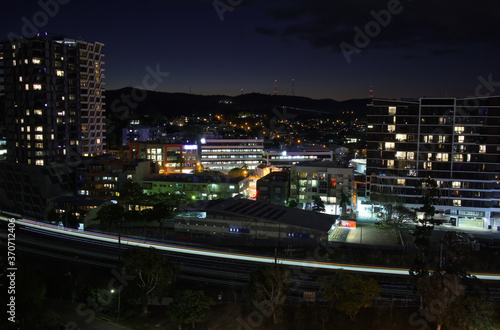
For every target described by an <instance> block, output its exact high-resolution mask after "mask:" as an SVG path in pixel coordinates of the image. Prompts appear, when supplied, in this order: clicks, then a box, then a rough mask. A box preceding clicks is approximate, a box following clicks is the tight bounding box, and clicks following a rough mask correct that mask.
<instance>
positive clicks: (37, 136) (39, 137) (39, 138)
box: [35, 134, 43, 140]
mask: <svg viewBox="0 0 500 330" xmlns="http://www.w3.org/2000/svg"><path fill="white" fill-rule="evenodd" d="M35 140H43V135H42V134H36V135H35Z"/></svg>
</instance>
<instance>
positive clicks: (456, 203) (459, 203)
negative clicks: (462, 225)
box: [453, 199, 462, 206]
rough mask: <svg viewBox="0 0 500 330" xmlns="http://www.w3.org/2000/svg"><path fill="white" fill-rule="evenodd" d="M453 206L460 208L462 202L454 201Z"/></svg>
mask: <svg viewBox="0 0 500 330" xmlns="http://www.w3.org/2000/svg"><path fill="white" fill-rule="evenodd" d="M453 206H462V201H461V200H460V199H454V200H453Z"/></svg>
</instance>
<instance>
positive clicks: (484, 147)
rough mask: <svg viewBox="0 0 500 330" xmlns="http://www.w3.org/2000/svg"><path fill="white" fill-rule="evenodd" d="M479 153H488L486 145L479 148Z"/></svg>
mask: <svg viewBox="0 0 500 330" xmlns="http://www.w3.org/2000/svg"><path fill="white" fill-rule="evenodd" d="M479 152H480V153H485V152H486V146H485V145H484V144H483V145H480V146H479Z"/></svg>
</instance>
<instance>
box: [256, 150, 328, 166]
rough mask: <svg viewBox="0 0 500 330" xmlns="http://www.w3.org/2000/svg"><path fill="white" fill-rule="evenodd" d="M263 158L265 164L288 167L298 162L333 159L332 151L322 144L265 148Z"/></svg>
mask: <svg viewBox="0 0 500 330" xmlns="http://www.w3.org/2000/svg"><path fill="white" fill-rule="evenodd" d="M264 159H265V163H266V165H272V166H276V167H279V168H290V167H291V166H293V165H295V164H298V163H300V162H307V161H309V162H312V161H317V160H333V151H331V150H330V149H328V148H326V147H322V146H296V147H291V146H288V147H285V148H282V149H265V150H264Z"/></svg>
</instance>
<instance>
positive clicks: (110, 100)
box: [0, 87, 371, 126]
mask: <svg viewBox="0 0 500 330" xmlns="http://www.w3.org/2000/svg"><path fill="white" fill-rule="evenodd" d="M143 92H144V93H136V92H135V91H134V92H133V91H132V88H131V87H127V88H121V89H117V90H107V91H105V92H104V95H105V97H106V117H107V118H108V120H110V121H111V122H116V121H119V122H122V124H125V121H128V120H129V119H131V118H141V119H142V118H145V117H147V118H149V120H150V121H155V120H156V119H159V120H161V119H163V118H164V117H170V116H178V115H191V114H209V113H239V112H252V113H266V112H267V113H268V112H270V111H272V109H273V108H275V107H282V106H286V107H290V108H295V109H296V110H293V112H294V113H295V114H298V115H304V116H310V115H311V111H315V112H316V111H317V112H318V113H317V114H318V115H321V114H322V113H321V112H325V113H329V114H332V115H334V116H337V117H339V118H342V117H345V116H344V115H343V114H342V112H343V111H354V114H353V115H351V116H356V117H358V118H364V117H365V116H366V105H367V104H368V103H370V102H371V100H370V99H352V100H347V101H335V100H331V99H321V100H315V99H311V98H308V97H302V96H286V95H266V94H258V93H251V94H243V95H238V96H226V95H195V94H187V93H165V92H154V91H143ZM136 94H137V96H136V98H137V97H144V99H143V100H142V101H140V102H136V101H135V100H134V98H133V96H134V95H136ZM141 94H142V95H141ZM127 100H129V101H127ZM4 101H5V96H4V95H0V126H1V125H4V123H5V103H4ZM225 101H227V103H226V102H225ZM127 102H128V103H127ZM124 114H125V115H124ZM119 118H121V119H122V120H120V119H119Z"/></svg>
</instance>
